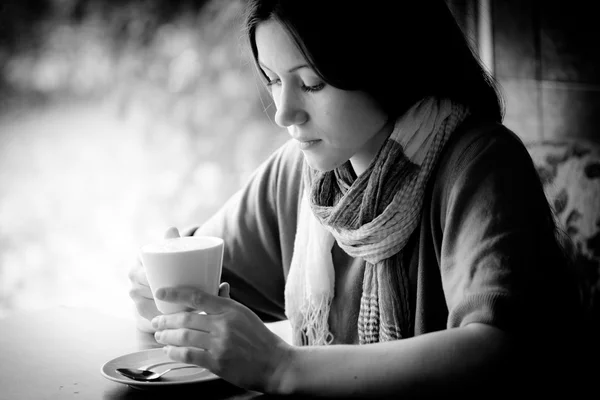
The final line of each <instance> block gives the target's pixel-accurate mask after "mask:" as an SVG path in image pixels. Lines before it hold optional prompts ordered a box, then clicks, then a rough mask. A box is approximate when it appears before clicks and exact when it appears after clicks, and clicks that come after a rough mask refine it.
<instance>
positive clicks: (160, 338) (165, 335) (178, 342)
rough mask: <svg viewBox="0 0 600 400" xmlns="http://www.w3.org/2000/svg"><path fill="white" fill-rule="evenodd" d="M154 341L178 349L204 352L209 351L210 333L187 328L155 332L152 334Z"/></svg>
mask: <svg viewBox="0 0 600 400" xmlns="http://www.w3.org/2000/svg"><path fill="white" fill-rule="evenodd" d="M154 339H156V341H157V342H158V343H160V344H165V345H170V346H179V347H181V346H183V347H196V348H199V349H206V350H207V349H209V348H210V345H211V334H210V333H207V332H203V331H197V330H194V329H187V328H179V329H165V330H162V331H157V332H156V333H154Z"/></svg>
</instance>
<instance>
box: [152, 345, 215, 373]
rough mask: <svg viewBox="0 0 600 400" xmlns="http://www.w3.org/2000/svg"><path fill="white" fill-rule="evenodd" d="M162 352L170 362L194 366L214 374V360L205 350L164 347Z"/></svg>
mask: <svg viewBox="0 0 600 400" xmlns="http://www.w3.org/2000/svg"><path fill="white" fill-rule="evenodd" d="M164 351H165V353H166V354H167V356H168V357H169V358H170V359H171V360H174V361H179V362H182V363H185V364H196V365H199V366H201V367H204V368H206V369H208V370H209V371H212V372H215V370H214V360H213V358H212V357H211V355H210V353H209V352H208V351H206V350H202V349H198V348H195V347H176V346H166V347H165V348H164Z"/></svg>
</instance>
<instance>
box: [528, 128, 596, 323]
mask: <svg viewBox="0 0 600 400" xmlns="http://www.w3.org/2000/svg"><path fill="white" fill-rule="evenodd" d="M527 147H528V150H529V153H530V154H531V157H532V158H533V161H534V163H535V165H536V168H537V170H538V173H539V175H540V177H541V179H542V183H543V184H544V190H545V192H546V196H547V197H548V200H549V201H550V204H551V206H552V208H553V209H554V212H555V214H556V217H557V219H558V221H559V223H560V224H561V225H562V227H563V229H564V230H565V231H566V232H567V234H568V235H569V236H570V237H571V239H572V240H573V244H574V245H575V247H576V256H577V258H576V268H577V272H578V274H579V276H580V278H581V284H582V299H583V302H584V306H585V307H586V309H587V312H588V317H590V318H592V323H593V325H594V326H596V327H600V143H594V142H589V141H584V140H577V141H569V142H540V143H533V144H528V145H527Z"/></svg>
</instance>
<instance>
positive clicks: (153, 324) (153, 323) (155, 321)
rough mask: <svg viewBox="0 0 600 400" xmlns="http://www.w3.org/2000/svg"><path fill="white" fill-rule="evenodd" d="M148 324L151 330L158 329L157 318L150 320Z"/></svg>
mask: <svg viewBox="0 0 600 400" xmlns="http://www.w3.org/2000/svg"><path fill="white" fill-rule="evenodd" d="M150 323H151V324H152V327H153V328H158V317H154V318H152V321H151V322H150Z"/></svg>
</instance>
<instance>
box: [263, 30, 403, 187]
mask: <svg viewBox="0 0 600 400" xmlns="http://www.w3.org/2000/svg"><path fill="white" fill-rule="evenodd" d="M256 47H257V49H258V60H259V64H260V66H261V68H262V69H263V71H264V72H265V74H266V75H267V77H268V79H269V82H268V86H269V88H270V90H271V94H272V96H273V101H274V102H275V106H276V108H277V111H276V113H275V122H276V123H277V125H279V126H281V127H285V128H287V130H288V132H289V133H290V136H291V137H292V138H294V139H295V140H296V141H297V143H298V146H299V148H300V149H301V150H302V152H303V153H304V156H305V157H306V160H307V162H308V164H309V165H310V166H311V167H313V168H315V169H318V170H321V171H329V170H332V169H335V168H337V167H339V166H340V165H342V164H343V163H345V162H346V161H348V160H350V161H351V163H352V166H353V168H354V170H355V172H356V174H357V175H360V174H361V173H362V172H364V170H365V169H366V168H367V167H368V166H369V164H370V162H371V160H372V159H373V158H374V157H375V155H376V153H377V151H378V150H379V148H380V147H381V145H382V144H383V142H384V141H385V139H386V138H387V136H388V135H389V134H390V132H391V130H392V126H393V124H392V126H387V124H386V122H387V121H388V117H387V115H386V113H385V112H384V111H383V110H382V109H381V107H380V106H379V105H378V104H377V103H376V102H375V101H374V100H373V99H372V98H371V97H370V96H369V95H367V94H366V93H365V92H361V91H346V90H340V89H337V88H334V87H332V86H330V85H328V84H326V83H325V82H323V80H322V79H320V78H319V76H318V75H317V74H316V73H315V71H313V70H312V69H311V68H310V67H309V66H308V63H307V62H306V60H305V59H304V57H303V56H302V53H301V52H300V51H299V49H298V48H297V46H296V45H295V44H294V42H293V40H292V39H291V37H290V36H289V35H288V33H287V31H286V30H285V29H284V28H283V27H282V25H281V24H280V23H278V22H276V21H267V22H263V23H261V24H260V25H259V26H258V27H257V29H256ZM374 62H375V60H374ZM373 79H377V77H373Z"/></svg>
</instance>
